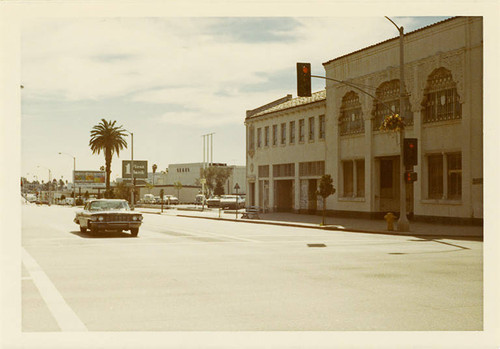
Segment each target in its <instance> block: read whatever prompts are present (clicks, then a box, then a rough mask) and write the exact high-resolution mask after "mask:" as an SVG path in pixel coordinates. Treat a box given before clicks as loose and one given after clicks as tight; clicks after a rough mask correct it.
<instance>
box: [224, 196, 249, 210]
mask: <svg viewBox="0 0 500 349" xmlns="http://www.w3.org/2000/svg"><path fill="white" fill-rule="evenodd" d="M219 207H220V208H223V209H230V210H235V209H240V208H243V207H245V199H244V198H242V197H241V196H239V195H222V196H221V197H220V203H219Z"/></svg>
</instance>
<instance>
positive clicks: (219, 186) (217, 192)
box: [214, 181, 224, 196]
mask: <svg viewBox="0 0 500 349" xmlns="http://www.w3.org/2000/svg"><path fill="white" fill-rule="evenodd" d="M214 195H217V196H220V195H224V185H223V184H222V182H221V181H217V183H216V184H215V189H214Z"/></svg>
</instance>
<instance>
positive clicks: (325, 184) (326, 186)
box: [318, 174, 335, 225]
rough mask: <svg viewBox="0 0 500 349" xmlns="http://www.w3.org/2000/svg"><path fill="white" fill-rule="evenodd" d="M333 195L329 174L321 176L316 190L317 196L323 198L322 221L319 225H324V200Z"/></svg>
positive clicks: (331, 180)
mask: <svg viewBox="0 0 500 349" xmlns="http://www.w3.org/2000/svg"><path fill="white" fill-rule="evenodd" d="M333 194H335V188H334V187H333V179H332V177H331V176H330V175H329V174H325V175H323V176H321V180H320V182H319V190H318V195H319V196H321V197H322V198H323V219H322V221H321V225H325V212H326V198H327V197H329V196H330V195H333Z"/></svg>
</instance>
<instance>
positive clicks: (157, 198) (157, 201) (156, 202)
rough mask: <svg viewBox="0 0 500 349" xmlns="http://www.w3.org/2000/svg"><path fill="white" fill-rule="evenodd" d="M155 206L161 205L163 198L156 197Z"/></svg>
mask: <svg viewBox="0 0 500 349" xmlns="http://www.w3.org/2000/svg"><path fill="white" fill-rule="evenodd" d="M153 203H154V204H161V197H159V196H155V197H154V201H153Z"/></svg>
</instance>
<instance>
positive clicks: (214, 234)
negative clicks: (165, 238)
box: [169, 227, 260, 242]
mask: <svg viewBox="0 0 500 349" xmlns="http://www.w3.org/2000/svg"><path fill="white" fill-rule="evenodd" d="M169 230H172V231H174V232H179V233H186V234H192V235H194V236H206V235H211V236H217V237H225V238H228V239H232V240H241V241H246V242H260V241H258V240H251V239H245V238H241V237H235V236H232V235H225V234H218V233H209V232H208V231H202V230H198V229H191V228H189V230H187V229H186V230H185V229H179V228H177V227H175V228H172V227H169ZM193 233H194V234H193Z"/></svg>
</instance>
